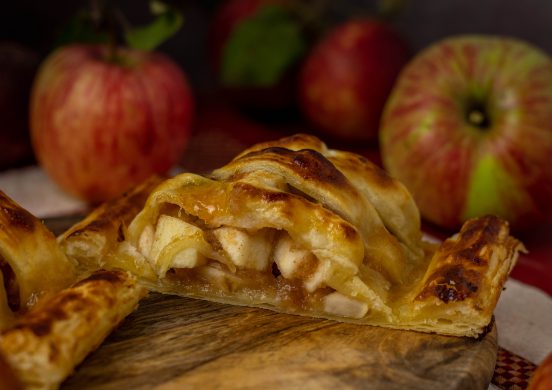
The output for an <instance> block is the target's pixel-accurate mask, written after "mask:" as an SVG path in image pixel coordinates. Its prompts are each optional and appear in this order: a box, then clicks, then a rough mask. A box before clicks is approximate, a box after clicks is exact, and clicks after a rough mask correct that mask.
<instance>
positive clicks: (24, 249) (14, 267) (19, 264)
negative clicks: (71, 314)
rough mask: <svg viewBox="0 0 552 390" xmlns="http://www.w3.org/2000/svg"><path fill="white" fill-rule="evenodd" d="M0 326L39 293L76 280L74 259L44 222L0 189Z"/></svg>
mask: <svg viewBox="0 0 552 390" xmlns="http://www.w3.org/2000/svg"><path fill="white" fill-rule="evenodd" d="M0 274H1V277H2V278H1V280H0V330H1V329H5V328H6V327H8V326H9V325H10V324H12V323H13V321H14V320H15V317H16V316H17V315H18V313H23V312H25V311H27V310H28V309H29V308H30V307H32V306H33V305H34V304H35V303H36V302H37V301H38V300H39V299H40V298H41V297H42V296H43V295H45V294H48V293H50V292H54V291H59V290H61V289H63V288H65V287H67V286H69V285H70V284H71V283H73V282H74V281H75V280H76V277H77V274H76V267H75V263H74V262H73V261H72V260H71V259H70V258H68V257H67V256H65V254H64V252H63V251H62V250H61V249H60V248H59V246H58V244H57V242H56V238H55V237H54V235H53V234H52V233H51V232H50V231H49V230H48V229H47V228H46V227H45V226H44V224H43V223H42V222H41V221H40V220H39V219H38V218H36V217H35V216H33V215H32V214H30V213H29V212H28V211H26V210H24V209H23V208H21V207H20V206H19V205H18V204H17V203H15V202H14V201H13V200H11V199H10V198H9V197H8V196H7V195H6V194H4V193H3V192H2V191H0Z"/></svg>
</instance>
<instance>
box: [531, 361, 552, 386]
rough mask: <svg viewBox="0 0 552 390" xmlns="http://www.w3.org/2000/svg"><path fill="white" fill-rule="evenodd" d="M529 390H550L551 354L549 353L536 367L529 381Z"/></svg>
mask: <svg viewBox="0 0 552 390" xmlns="http://www.w3.org/2000/svg"><path fill="white" fill-rule="evenodd" d="M528 389H529V390H550V389H552V353H550V354H549V355H548V356H547V357H546V358H545V359H544V360H543V361H542V363H541V364H540V365H539V366H538V367H537V369H536V370H535V372H534V373H533V375H532V376H531V380H530V381H529V387H528Z"/></svg>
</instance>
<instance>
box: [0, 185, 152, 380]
mask: <svg viewBox="0 0 552 390" xmlns="http://www.w3.org/2000/svg"><path fill="white" fill-rule="evenodd" d="M122 199H125V197H123V198H122ZM132 199H133V201H132V206H129V207H130V209H132V208H133V207H137V208H140V207H141V205H140V204H139V199H140V198H139V197H136V198H132ZM144 199H145V196H144ZM104 207H107V205H106V206H104ZM116 209H117V210H118V212H119V214H118V215H117V217H116V219H117V221H118V222H119V221H120V220H122V221H124V218H123V216H124V215H126V214H125V210H127V208H125V206H124V205H123V201H122V200H120V201H119V202H118V207H116ZM100 211H101V208H100ZM102 216H103V214H101V212H98V213H97V214H96V217H95V221H96V223H95V224H93V227H95V228H100V229H101V231H102V233H103V237H111V236H112V238H113V239H114V240H115V241H116V240H117V237H118V236H117V229H118V228H113V227H112V226H110V224H109V223H104V222H105V220H104V219H102ZM121 218H122V219H121ZM129 218H130V217H129ZM90 237H91V235H88V236H87V235H84V236H83V237H82V238H90ZM100 241H101V240H100ZM82 242H83V243H85V245H87V248H88V249H90V250H93V249H94V248H96V249H98V250H97V251H96V252H94V253H96V254H101V253H102V252H101V250H99V249H101V248H100V247H99V246H95V245H96V244H97V240H94V239H90V240H85V241H82ZM83 260H84V263H82V264H78V262H77V257H76V256H75V257H69V256H66V254H65V252H64V251H63V250H62V249H61V248H60V246H59V245H58V243H57V241H56V238H55V237H54V235H53V234H52V233H51V232H50V231H49V230H48V229H47V228H46V227H45V226H44V225H43V224H42V222H41V221H40V220H39V219H37V218H36V217H34V216H33V215H32V214H30V213H29V212H27V211H26V210H24V209H23V208H22V207H21V206H19V205H18V204H17V203H16V202H14V201H13V200H11V199H10V198H9V197H7V196H6V195H5V194H4V193H2V192H0V271H1V275H2V279H1V280H0V326H1V328H0V377H1V378H0V380H1V381H6V383H8V381H9V383H11V384H12V387H15V388H25V389H27V388H28V389H54V388H57V387H58V386H59V385H60V383H61V382H62V381H63V380H64V379H65V378H66V377H67V376H68V375H70V374H71V373H72V372H73V369H74V367H75V366H76V365H77V364H79V363H80V362H81V361H82V360H83V359H84V358H85V356H86V355H88V353H90V352H91V351H93V350H94V349H95V348H97V347H98V346H99V344H100V343H101V342H102V341H103V339H104V338H105V337H106V336H107V335H108V334H109V333H110V332H111V331H112V330H113V329H114V327H115V326H117V324H118V323H119V322H120V321H121V320H122V319H123V318H125V317H126V316H127V315H128V314H129V313H130V312H132V311H133V310H134V309H135V308H136V306H137V304H138V302H139V300H140V299H141V298H142V297H144V296H145V294H146V292H147V290H145V289H144V288H143V287H141V286H140V285H138V284H137V280H136V277H135V276H133V275H132V274H131V273H129V272H127V271H120V270H113V271H103V270H98V267H97V266H95V267H94V266H92V265H91V264H90V263H89V262H86V260H87V259H83ZM84 270H86V271H84ZM91 270H94V272H93V273H92V274H90V272H91ZM16 383H17V384H16Z"/></svg>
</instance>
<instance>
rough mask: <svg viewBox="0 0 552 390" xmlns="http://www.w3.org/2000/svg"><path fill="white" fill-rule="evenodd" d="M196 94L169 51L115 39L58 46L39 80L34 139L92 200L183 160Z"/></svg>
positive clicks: (71, 187)
mask: <svg viewBox="0 0 552 390" xmlns="http://www.w3.org/2000/svg"><path fill="white" fill-rule="evenodd" d="M193 110H194V100H193V97H192V94H191V90H190V87H189V84H188V81H187V79H186V77H185V75H184V73H183V71H182V70H181V69H180V67H179V66H178V65H177V64H176V63H174V62H173V61H172V60H170V59H169V58H168V57H167V56H165V55H163V54H161V53H156V52H146V51H141V50H136V49H123V48H118V49H117V52H116V56H113V52H111V51H110V49H109V46H108V45H84V44H74V45H69V46H65V47H61V48H59V49H58V50H56V51H55V52H53V53H52V54H51V55H50V56H49V57H48V58H47V59H46V60H45V61H44V63H43V64H42V65H41V67H40V70H39V73H38V75H37V78H36V79H35V82H34V85H33V90H32V96H31V107H30V127H31V138H32V143H33V147H34V150H35V154H36V157H37V158H38V160H39V162H40V163H41V165H42V166H43V167H44V169H45V170H46V172H47V173H48V174H49V175H50V176H51V177H52V178H53V179H54V180H55V181H56V182H57V183H58V184H59V185H60V186H61V187H62V188H63V189H65V190H66V191H67V192H69V193H71V194H74V195H76V196H78V197H80V198H83V199H85V200H88V201H90V202H101V201H104V200H106V199H109V198H112V197H114V196H117V195H118V194H120V193H121V192H123V191H125V190H127V189H129V188H130V187H132V186H134V185H135V184H137V183H139V182H141V181H142V180H144V179H146V178H147V177H149V176H150V175H152V174H163V173H166V172H167V171H168V170H169V169H170V168H171V167H172V166H173V165H174V164H175V163H176V162H177V160H178V159H179V158H180V156H181V154H182V152H183V149H184V147H185V145H186V142H187V140H188V136H189V133H190V130H191V120H192V114H193Z"/></svg>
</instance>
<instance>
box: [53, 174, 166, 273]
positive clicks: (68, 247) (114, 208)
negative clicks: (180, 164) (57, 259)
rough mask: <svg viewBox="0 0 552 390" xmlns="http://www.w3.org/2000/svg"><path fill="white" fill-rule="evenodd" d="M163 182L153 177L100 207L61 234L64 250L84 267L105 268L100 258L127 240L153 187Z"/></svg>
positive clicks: (61, 244) (88, 268) (85, 268)
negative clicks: (125, 235)
mask: <svg viewBox="0 0 552 390" xmlns="http://www.w3.org/2000/svg"><path fill="white" fill-rule="evenodd" d="M161 181H162V179H161V178H160V177H158V176H152V177H151V178H150V179H148V180H146V181H144V182H143V183H142V184H140V185H138V186H137V187H135V188H134V189H132V190H131V191H128V192H127V193H125V194H123V195H122V196H120V197H118V198H115V199H113V200H112V201H109V202H106V203H103V204H102V205H100V206H99V207H97V208H96V209H95V210H93V211H92V212H91V213H90V214H89V215H88V216H87V217H86V218H84V219H83V220H82V221H80V222H79V223H77V224H75V225H74V226H72V227H71V228H70V229H68V230H67V231H65V232H64V233H63V234H61V235H60V236H59V237H58V242H59V244H60V247H61V248H62V250H63V252H64V253H66V254H67V256H69V257H70V258H72V259H75V260H76V262H77V264H78V265H79V267H80V268H81V269H84V270H95V269H98V268H102V266H103V265H102V263H101V262H98V261H100V260H101V259H104V258H105V257H106V256H107V255H108V251H109V249H111V248H113V247H114V246H116V245H117V243H118V242H120V241H122V240H123V238H124V231H125V230H126V227H127V225H128V224H129V223H130V221H131V220H132V219H133V218H134V217H135V216H136V214H137V213H138V212H139V211H140V210H141V209H142V207H144V203H145V202H146V199H147V197H148V195H149V194H150V192H151V190H152V189H153V188H155V186H156V185H158V184H159V183H161ZM112 263H113V261H112ZM112 265H113V264H112Z"/></svg>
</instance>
